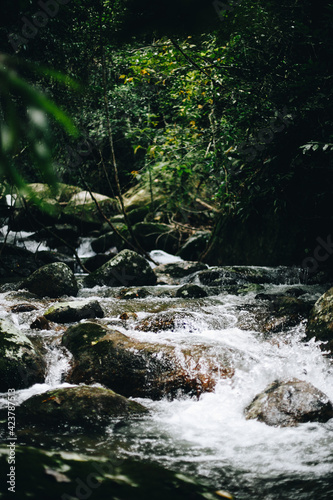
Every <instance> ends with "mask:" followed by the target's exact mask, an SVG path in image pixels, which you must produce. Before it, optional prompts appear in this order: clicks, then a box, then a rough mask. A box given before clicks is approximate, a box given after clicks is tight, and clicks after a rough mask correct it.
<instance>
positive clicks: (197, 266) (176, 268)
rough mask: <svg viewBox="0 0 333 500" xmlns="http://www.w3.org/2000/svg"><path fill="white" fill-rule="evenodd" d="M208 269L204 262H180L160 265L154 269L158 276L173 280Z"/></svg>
mask: <svg viewBox="0 0 333 500" xmlns="http://www.w3.org/2000/svg"><path fill="white" fill-rule="evenodd" d="M207 267H208V266H207V264H204V263H203V262H190V261H180V262H170V263H168V264H160V265H159V266H157V267H155V268H154V272H155V274H156V275H157V276H161V275H162V276H163V275H167V276H170V277H171V278H184V277H185V276H189V275H190V274H193V273H196V272H197V271H203V270H204V269H207Z"/></svg>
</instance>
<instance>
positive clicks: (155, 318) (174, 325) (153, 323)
mask: <svg viewBox="0 0 333 500" xmlns="http://www.w3.org/2000/svg"><path fill="white" fill-rule="evenodd" d="M193 324H195V319H194V317H193V316H192V315H191V314H190V313H188V312H187V313H183V312H172V311H169V312H161V313H158V314H152V315H151V316H148V317H147V318H145V319H143V320H142V321H140V323H139V324H138V325H137V326H136V327H135V330H139V331H142V332H154V333H157V332H160V331H166V330H169V331H175V330H177V329H178V330H179V329H183V328H187V329H188V330H189V331H190V332H192V331H193Z"/></svg>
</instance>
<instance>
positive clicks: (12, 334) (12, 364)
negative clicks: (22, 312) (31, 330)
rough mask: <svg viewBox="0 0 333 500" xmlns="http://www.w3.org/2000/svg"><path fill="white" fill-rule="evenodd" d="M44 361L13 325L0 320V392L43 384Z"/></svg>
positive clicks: (29, 341) (26, 338)
mask: <svg viewBox="0 0 333 500" xmlns="http://www.w3.org/2000/svg"><path fill="white" fill-rule="evenodd" d="M45 367H46V364H45V361H44V360H43V358H42V356H41V355H40V354H39V353H38V352H37V350H36V349H35V347H34V346H33V344H32V342H31V340H29V338H28V337H27V336H26V335H24V334H23V333H22V332H20V330H18V329H17V328H16V327H15V326H14V324H13V323H11V322H9V321H7V320H4V319H0V392H6V391H8V388H12V389H24V388H26V387H30V386H31V385H33V384H38V383H40V384H41V383H43V382H44V376H45Z"/></svg>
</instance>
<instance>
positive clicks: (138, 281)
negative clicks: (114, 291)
mask: <svg viewBox="0 0 333 500" xmlns="http://www.w3.org/2000/svg"><path fill="white" fill-rule="evenodd" d="M155 284H156V276H155V274H154V272H153V270H152V268H151V267H150V265H149V263H148V261H147V260H146V259H145V258H144V257H142V256H141V255H139V254H138V253H136V252H134V251H133V250H122V251H121V252H119V253H118V254H117V255H116V256H115V257H113V258H112V259H111V260H109V261H108V262H107V263H106V264H104V265H103V266H102V267H100V268H99V269H97V271H95V272H93V273H91V274H89V275H88V276H87V277H86V278H85V279H84V286H87V287H94V286H96V285H107V286H111V287H115V286H143V285H155Z"/></svg>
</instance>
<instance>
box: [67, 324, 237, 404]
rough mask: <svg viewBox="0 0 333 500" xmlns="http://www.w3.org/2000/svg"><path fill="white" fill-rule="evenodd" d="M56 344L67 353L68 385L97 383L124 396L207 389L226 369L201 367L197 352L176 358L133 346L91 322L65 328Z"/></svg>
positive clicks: (163, 349) (164, 349) (171, 352)
mask: <svg viewBox="0 0 333 500" xmlns="http://www.w3.org/2000/svg"><path fill="white" fill-rule="evenodd" d="M62 344H63V345H64V346H65V347H67V348H68V349H69V351H70V352H71V353H72V354H73V358H74V363H73V367H72V370H71V372H70V373H69V376H68V378H67V381H68V382H70V383H75V384H79V383H86V384H92V383H96V382H98V383H100V384H103V385H105V386H106V387H109V388H110V389H112V390H114V391H116V392H117V393H119V394H123V395H124V396H126V397H130V396H132V397H149V398H151V399H161V398H163V397H165V396H167V397H171V398H172V397H175V396H177V395H181V394H193V395H199V394H201V393H202V392H204V391H209V390H212V389H213V388H214V386H215V384H216V380H217V377H218V376H221V373H222V376H223V374H224V375H225V376H226V377H229V376H232V374H233V371H232V369H229V368H225V369H224V367H221V366H216V365H215V364H214V365H212V366H211V367H210V369H209V370H208V372H207V361H206V360H205V361H204V366H201V349H198V350H197V352H195V349H193V351H191V352H182V354H181V356H180V357H179V354H177V349H176V348H175V347H173V346H165V345H160V344H151V343H144V342H139V341H137V340H133V339H130V338H128V337H127V336H126V335H123V334H122V333H120V332H118V331H116V330H111V329H110V328H107V327H105V326H102V325H99V324H97V323H93V322H85V323H80V324H78V325H75V326H72V327H70V328H68V330H67V331H66V332H65V334H64V335H63V338H62Z"/></svg>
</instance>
